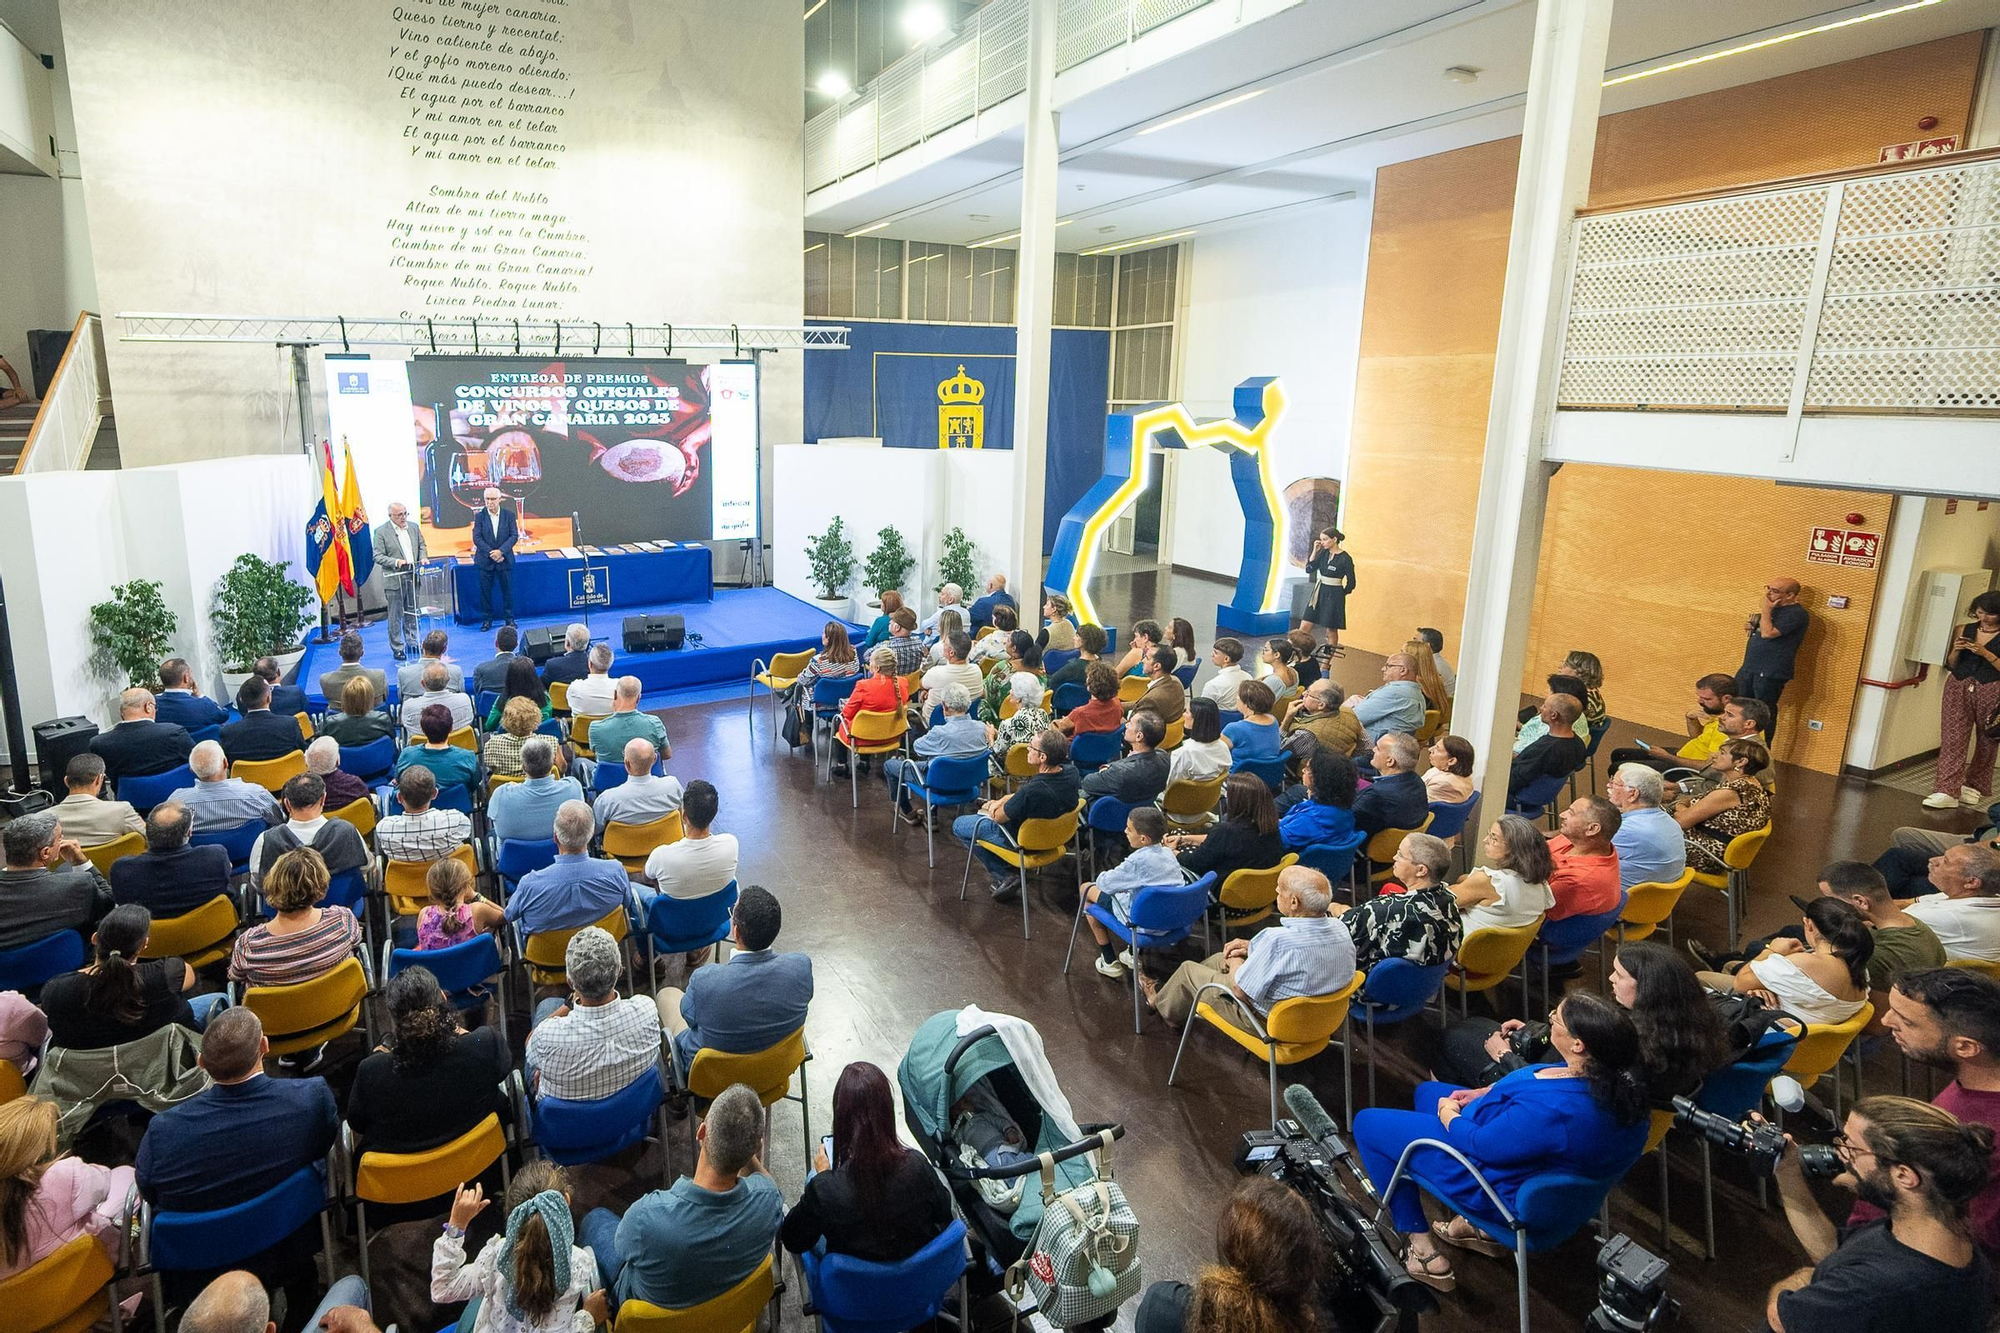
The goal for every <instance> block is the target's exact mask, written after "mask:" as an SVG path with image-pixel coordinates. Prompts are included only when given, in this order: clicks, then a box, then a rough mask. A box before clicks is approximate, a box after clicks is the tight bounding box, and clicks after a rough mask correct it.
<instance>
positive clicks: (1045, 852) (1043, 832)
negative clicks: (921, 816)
mask: <svg viewBox="0 0 2000 1333" xmlns="http://www.w3.org/2000/svg"><path fill="white" fill-rule="evenodd" d="M1017 748H1019V747H1017ZM1008 758H1009V759H1010V760H1011V759H1012V758H1013V756H1012V755H1009V756H1008ZM1079 818H1080V816H1079V812H1078V811H1076V810H1072V811H1070V812H1069V813H1068V814H1066V815H1061V816H1059V817H1057V818H1055V819H1024V820H1022V821H1021V827H1020V828H1018V829H1016V830H1015V831H1014V832H1013V835H1012V838H1011V840H1010V841H1008V842H1006V843H998V842H992V841H989V840H988V839H985V838H981V839H979V840H978V843H977V844H976V846H977V847H978V848H982V849H984V850H986V851H989V852H991V853H993V855H995V856H997V857H999V858H1000V860H1001V861H1003V862H1005V863H1006V864H1007V865H1010V866H1013V867H1014V868H1015V870H1017V871H1018V872H1019V873H1020V876H1021V938H1022V939H1024V940H1025V939H1027V938H1029V934H1028V872H1029V871H1030V870H1040V869H1041V868H1042V867H1043V866H1051V865H1054V864H1056V863H1057V862H1058V861H1061V860H1062V859H1063V857H1064V856H1066V855H1068V853H1069V845H1070V843H1071V842H1073V841H1075V839H1076V830H1077V824H1078V821H1079ZM974 850H975V849H974V848H973V847H968V848H966V849H965V877H964V878H963V879H961V880H960V881H959V885H958V900H959V901H960V902H964V901H965V890H966V886H967V885H968V884H970V883H971V882H972V854H973V851H974Z"/></svg>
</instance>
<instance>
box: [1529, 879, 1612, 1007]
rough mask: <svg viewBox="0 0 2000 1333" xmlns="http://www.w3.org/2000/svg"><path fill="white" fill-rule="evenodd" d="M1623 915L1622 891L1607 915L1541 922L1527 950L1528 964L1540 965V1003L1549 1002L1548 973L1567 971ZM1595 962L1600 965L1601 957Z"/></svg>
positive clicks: (1545, 1003)
mask: <svg viewBox="0 0 2000 1333" xmlns="http://www.w3.org/2000/svg"><path fill="white" fill-rule="evenodd" d="M1624 912H1625V890H1623V889H1620V890H1619V891H1618V906H1616V907H1614V908H1612V909H1611V910H1610V911H1608V912H1595V913H1592V914H1591V915H1589V916H1566V917H1564V918H1562V919H1561V920H1560V921H1547V920H1545V921H1543V922H1542V928H1541V931H1540V932H1539V933H1538V934H1537V935H1536V936H1535V942H1534V943H1533V944H1530V945H1529V946H1528V958H1529V960H1530V961H1534V962H1539V963H1541V965H1542V1003H1543V1004H1544V1005H1547V1004H1549V1003H1550V999H1549V969H1550V968H1554V967H1567V966H1568V965H1569V964H1571V963H1574V962H1575V961H1576V960H1577V959H1579V958H1581V957H1583V955H1584V954H1585V953H1587V952H1589V951H1590V950H1591V949H1592V948H1595V947H1596V946H1597V944H1598V942H1599V941H1600V940H1602V939H1603V938H1604V932H1605V931H1607V930H1611V929H1613V928H1614V927H1616V926H1617V924H1618V918H1619V917H1620V916H1622V915H1624ZM1598 961H1599V962H1600V963H1601V962H1602V961H1603V955H1602V953H1600V954H1599V956H1598Z"/></svg>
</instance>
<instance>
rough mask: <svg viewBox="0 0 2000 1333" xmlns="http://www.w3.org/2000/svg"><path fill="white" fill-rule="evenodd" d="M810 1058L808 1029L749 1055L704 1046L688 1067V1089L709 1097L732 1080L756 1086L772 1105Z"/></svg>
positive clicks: (727, 1085)
mask: <svg viewBox="0 0 2000 1333" xmlns="http://www.w3.org/2000/svg"><path fill="white" fill-rule="evenodd" d="M805 1060H806V1030H805V1029H804V1028H800V1029H799V1030H798V1031H796V1032H794V1033H792V1034H791V1035H790V1036H788V1037H786V1038H785V1039H784V1040H782V1041H780V1042H778V1043H776V1044H775V1045H771V1046H767V1047H765V1048H764V1049H763V1050H761V1051H752V1052H750V1053H749V1054H747V1055H732V1054H729V1053H727V1052H724V1051H716V1050H711V1049H709V1048H708V1047H706V1046H704V1047H702V1048H701V1049H700V1050H699V1051H697V1052H695V1057H694V1063H693V1064H691V1065H689V1066H688V1076H687V1079H688V1091H689V1092H691V1093H693V1094H694V1095H695V1096H697V1097H700V1098H703V1099H708V1098H712V1097H715V1096H716V1095H718V1094H719V1093H721V1092H722V1090H723V1089H724V1088H727V1087H729V1086H730V1085H731V1084H732V1083H742V1084H745V1085H746V1086H748V1087H750V1088H752V1089H753V1090H755V1092H756V1093H757V1096H758V1097H759V1098H761V1099H762V1100H763V1103H764V1105H766V1106H769V1105H771V1104H772V1103H773V1102H775V1101H777V1100H778V1099H779V1098H781V1097H783V1096H784V1095H785V1092H786V1090H787V1089H789V1088H790V1087H791V1085H792V1071H793V1070H795V1069H797V1068H798V1067H799V1066H800V1065H802V1064H804V1063H805Z"/></svg>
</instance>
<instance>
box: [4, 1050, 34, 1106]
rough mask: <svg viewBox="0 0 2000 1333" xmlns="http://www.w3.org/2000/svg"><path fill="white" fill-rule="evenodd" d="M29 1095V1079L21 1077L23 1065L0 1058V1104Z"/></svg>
mask: <svg viewBox="0 0 2000 1333" xmlns="http://www.w3.org/2000/svg"><path fill="white" fill-rule="evenodd" d="M27 1095H28V1081H27V1080H26V1079H24V1078H22V1077H21V1067H20V1066H19V1065H17V1064H15V1063H14V1062H13V1061H12V1060H0V1106H5V1105H6V1104H7V1103H8V1102H11V1101H13V1100H14V1099H15V1098H16V1097H25V1096H27Z"/></svg>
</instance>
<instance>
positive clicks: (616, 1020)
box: [527, 995, 660, 1101]
mask: <svg viewBox="0 0 2000 1333" xmlns="http://www.w3.org/2000/svg"><path fill="white" fill-rule="evenodd" d="M527 1063H528V1064H529V1065H531V1066H533V1068H534V1071H535V1074H536V1077H537V1079H538V1082H537V1085H536V1092H535V1095H536V1096H537V1097H561V1098H563V1099H564V1100H565V1101H593V1100H595V1099H596V1098H599V1097H609V1096H610V1095H611V1094H612V1093H614V1092H621V1091H623V1090H624V1089H625V1088H626V1087H627V1086H629V1085H630V1084H631V1083H632V1082H633V1081H634V1080H636V1079H638V1078H639V1077H641V1076H642V1075H645V1074H647V1073H652V1074H654V1075H655V1076H656V1077H657V1076H658V1071H659V1065H660V1011H659V1008H658V1007H657V1006H656V1005H655V1004H654V1003H653V1001H652V999H651V998H650V997H648V996H645V995H633V996H628V997H626V998H624V999H619V1000H613V1001H611V1002H610V1003H609V1004H600V1005H575V1006H573V1007H572V1008H571V1009H570V1011H569V1012H568V1013H567V1014H564V1015H563V1016H562V1017H561V1018H545V1019H543V1020H542V1021H541V1022H540V1023H537V1024H536V1025H535V1030H534V1031H533V1032H531V1033H529V1034H528V1051H527Z"/></svg>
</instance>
